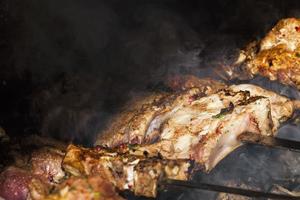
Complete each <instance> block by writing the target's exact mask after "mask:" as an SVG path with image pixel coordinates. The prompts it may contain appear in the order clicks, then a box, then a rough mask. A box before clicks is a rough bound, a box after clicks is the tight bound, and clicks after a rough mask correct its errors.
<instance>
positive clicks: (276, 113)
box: [97, 84, 294, 171]
mask: <svg viewBox="0 0 300 200" xmlns="http://www.w3.org/2000/svg"><path fill="white" fill-rule="evenodd" d="M198 92H199V90H198V89H195V88H193V89H190V90H187V91H185V92H183V93H179V94H177V96H176V97H175V100H173V101H172V103H171V105H168V106H169V107H168V109H162V112H157V113H156V114H155V116H154V117H153V118H152V119H150V121H149V122H147V130H146V131H145V132H144V133H143V137H144V138H143V140H142V144H141V145H139V146H138V147H136V148H135V149H134V151H132V152H131V153H132V154H134V155H142V154H143V153H144V152H147V153H148V154H149V156H162V157H163V158H166V159H190V158H192V159H194V160H195V161H196V162H197V163H198V164H200V165H202V166H203V167H204V169H205V170H206V171H210V170H211V169H212V168H213V167H214V166H215V165H216V164H217V163H218V162H219V161H220V160H222V159H223V158H224V157H225V156H226V155H228V154H229V153H230V152H231V151H233V150H234V149H236V148H237V147H239V146H240V145H241V142H239V140H238V139H237V137H238V136H239V135H240V134H242V133H244V132H252V133H255V134H261V135H268V136H274V135H275V134H276V131H277V129H278V127H279V125H280V123H281V122H283V121H285V120H286V119H288V118H289V117H291V115H292V113H293V111H294V104H293V102H292V101H291V100H289V99H288V98H285V97H283V96H280V95H278V94H276V93H274V92H271V91H268V90H264V89H263V88H260V87H258V86H255V85H250V84H242V85H232V86H229V87H227V88H225V89H223V90H221V91H219V92H217V93H215V94H211V95H208V96H204V97H203V96H201V95H199V94H201V92H199V93H198ZM150 107H151V106H150ZM139 117H140V118H142V117H143V116H139ZM141 123H142V122H141ZM124 129H126V127H124ZM101 142H102V141H98V142H97V144H101ZM128 142H129V143H130V141H128ZM104 144H108V143H105V142H104ZM112 147H113V146H112Z"/></svg>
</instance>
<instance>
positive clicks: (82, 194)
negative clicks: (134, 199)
mask: <svg viewBox="0 0 300 200" xmlns="http://www.w3.org/2000/svg"><path fill="white" fill-rule="evenodd" d="M43 199H45V200H73V199H77V200H122V199H123V198H122V197H121V196H119V195H118V193H117V192H116V191H115V188H114V187H113V185H112V184H111V183H110V182H109V181H108V180H106V179H104V178H103V177H101V176H97V175H95V176H87V177H85V176H82V177H71V178H69V179H67V180H66V181H64V182H63V183H62V184H60V185H59V187H57V188H56V189H55V190H54V191H53V192H52V193H51V194H50V195H47V196H45V197H44V198H43Z"/></svg>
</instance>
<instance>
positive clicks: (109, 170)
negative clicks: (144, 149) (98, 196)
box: [63, 145, 189, 197]
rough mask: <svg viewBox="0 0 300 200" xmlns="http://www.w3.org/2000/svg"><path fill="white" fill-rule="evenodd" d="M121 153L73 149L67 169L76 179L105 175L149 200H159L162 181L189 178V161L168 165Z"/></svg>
mask: <svg viewBox="0 0 300 200" xmlns="http://www.w3.org/2000/svg"><path fill="white" fill-rule="evenodd" d="M117 152H118V150H115V151H112V152H111V151H108V150H94V149H87V148H80V147H77V146H74V145H70V146H69V147H68V149H67V153H66V156H65V158H64V161H63V166H64V168H65V170H66V171H68V172H69V173H71V174H73V175H75V176H81V175H101V176H102V177H104V178H105V179H106V180H109V181H110V182H111V183H112V184H113V185H114V186H116V187H117V188H118V189H120V190H131V191H133V192H134V193H135V194H137V195H143V196H149V197H155V196H156V188H157V184H158V180H159V178H160V177H167V178H175V179H179V180H187V178H188V174H187V172H188V168H189V163H188V162H187V161H185V160H178V161H167V160H160V159H157V158H147V157H145V156H131V155H128V154H122V153H121V154H119V153H117ZM119 152H120V151H119ZM142 185H143V187H141V186H142Z"/></svg>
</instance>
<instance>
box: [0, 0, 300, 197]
mask: <svg viewBox="0 0 300 200" xmlns="http://www.w3.org/2000/svg"><path fill="white" fill-rule="evenodd" d="M292 16H294V17H299V16H300V3H299V1H297V0H294V1H288V2H287V1H284V2H283V1H280V0H258V1H251V0H245V1H239V0H230V1H229V0H225V1H224V0H214V1H201V0H191V1H189V2H184V1H180V0H160V1H158V0H152V1H139V0H128V1H122V0H112V1H108V0H107V1H105V0H102V1H100V0H90V1H84V0H72V1H71V0H44V1H39V0H27V1H17V0H4V1H1V3H0V26H1V28H2V27H3V31H1V32H0V35H1V37H0V51H1V54H0V57H1V60H0V66H1V69H0V72H1V73H0V78H1V87H0V89H1V90H0V92H1V96H3V97H1V105H0V109H1V110H4V111H5V112H3V113H2V114H0V123H1V124H0V125H1V126H3V127H4V128H5V129H6V130H7V132H8V133H9V134H17V135H18V134H21V133H25V134H27V133H32V131H36V132H39V133H41V134H43V135H50V136H53V137H56V138H59V139H62V140H65V141H73V142H77V143H81V144H86V145H88V144H91V143H93V139H94V137H95V135H96V134H97V133H98V132H99V131H100V130H101V128H102V127H103V126H104V125H105V122H106V121H107V119H108V118H109V117H111V116H112V114H114V113H117V112H118V111H119V109H120V108H121V107H122V105H124V104H125V103H126V101H128V99H130V98H131V97H132V96H135V95H136V94H139V93H144V92H147V91H148V90H149V88H153V87H152V86H153V85H157V84H160V83H161V82H163V81H164V80H165V79H166V77H167V76H170V75H173V74H178V73H180V74H194V75H197V76H200V77H201V76H202V77H203V76H211V77H215V78H218V75H217V74H216V73H215V71H214V69H215V68H216V67H218V66H219V65H221V64H226V65H230V64H231V63H232V62H233V61H234V59H235V57H236V55H237V52H238V50H239V49H240V48H242V47H243V46H245V45H246V44H247V43H248V42H249V41H251V40H254V39H258V38H260V37H262V36H263V35H264V34H265V33H266V32H267V31H268V30H269V29H270V28H271V27H272V26H273V25H274V24H275V23H276V22H277V21H278V20H279V19H280V18H284V17H292ZM252 82H253V83H259V84H262V85H263V86H264V87H267V88H270V89H273V90H277V91H278V92H279V93H281V94H284V95H287V96H290V97H293V98H298V97H299V93H298V92H296V91H294V90H292V89H291V88H289V87H285V86H282V85H276V83H269V81H265V80H263V79H255V80H252ZM3 83H4V84H3ZM24 88H25V89H24ZM12 91H13V92H12ZM298 132H299V128H298V125H296V124H289V125H287V126H284V127H283V128H282V129H281V130H280V134H279V135H280V136H288V137H292V138H295V139H299V136H298V135H299V134H298ZM295 157H297V155H296V154H294V153H291V152H282V151H279V150H270V149H265V148H262V147H253V146H251V147H248V146H245V147H242V148H240V149H238V150H237V151H235V152H233V153H232V154H231V155H230V156H229V157H227V158H226V159H224V160H223V161H222V162H221V163H220V164H219V165H218V167H217V168H216V169H215V170H214V171H213V172H212V173H211V174H209V175H206V174H201V173H199V174H197V176H196V177H195V178H194V179H195V180H196V181H206V182H214V183H221V184H227V183H228V182H232V181H233V180H234V181H237V182H239V183H246V184H250V185H252V186H253V187H254V188H262V189H264V190H269V189H270V188H272V184H271V183H273V182H274V180H276V181H279V182H280V181H283V180H279V179H280V177H285V178H286V179H287V180H290V179H292V178H293V177H296V176H299V175H300V174H299V170H298V169H297V168H296V166H298V165H299V164H300V163H299V162H300V161H299V160H297V159H294V158H295ZM232 163H234V164H232ZM270 169H271V170H270ZM272 181H273V182H272ZM174 196H176V197H178V199H180V200H183V199H199V198H200V197H201V198H203V199H215V197H216V193H209V192H201V191H194V192H192V193H191V192H190V191H180V190H178V192H177V193H174V192H173V193H168V192H166V193H162V194H161V197H160V199H174V198H175V197H174Z"/></svg>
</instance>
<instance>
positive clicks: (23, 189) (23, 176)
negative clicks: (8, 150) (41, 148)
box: [0, 167, 48, 200]
mask: <svg viewBox="0 0 300 200" xmlns="http://www.w3.org/2000/svg"><path fill="white" fill-rule="evenodd" d="M47 189H48V186H47V184H45V183H44V182H43V181H42V180H40V178H39V177H38V176H35V175H33V174H31V173H30V172H28V171H26V170H23V169H20V168H17V167H9V168H7V169H6V170H4V171H3V172H2V173H1V174H0V198H1V197H2V198H4V199H5V200H25V199H27V198H28V197H29V196H31V197H33V198H34V199H39V197H41V196H43V195H41V193H44V192H45V191H47Z"/></svg>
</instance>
